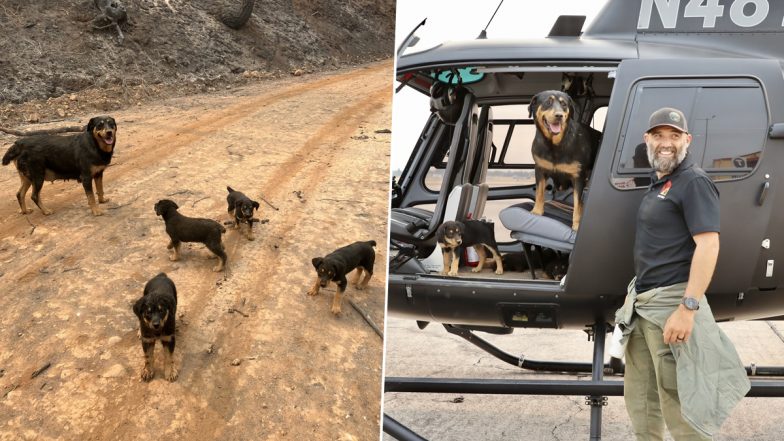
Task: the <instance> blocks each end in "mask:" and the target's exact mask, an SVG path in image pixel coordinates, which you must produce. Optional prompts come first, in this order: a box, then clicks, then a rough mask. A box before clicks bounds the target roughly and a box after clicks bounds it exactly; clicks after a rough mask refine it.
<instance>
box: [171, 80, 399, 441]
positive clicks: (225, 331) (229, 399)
mask: <svg viewBox="0 0 784 441" xmlns="http://www.w3.org/2000/svg"><path fill="white" fill-rule="evenodd" d="M390 93H391V92H390V90H389V87H383V88H382V89H379V90H378V91H376V92H374V93H373V94H372V95H370V96H369V97H368V98H367V99H365V100H362V101H361V102H359V103H357V104H355V105H353V106H351V107H348V108H345V109H344V110H341V111H340V112H339V113H338V114H336V115H335V116H334V117H333V118H331V119H330V120H329V121H327V122H326V123H325V124H323V125H322V126H321V128H320V129H319V130H318V131H317V132H316V133H315V134H314V135H312V136H311V137H310V138H309V139H308V141H307V142H306V143H305V144H304V145H303V146H302V148H301V149H300V150H299V151H297V152H296V153H295V154H293V155H292V157H291V159H290V160H289V161H288V162H287V163H286V164H285V165H283V166H281V167H279V168H278V171H277V172H276V173H275V174H274V175H273V176H272V177H270V178H269V179H268V180H267V182H266V185H265V187H264V188H272V187H273V186H272V183H277V185H276V186H275V187H274V188H275V190H272V191H270V192H269V193H270V194H271V195H273V196H280V195H281V194H286V193H290V192H291V191H293V190H294V189H295V186H292V185H291V184H293V183H294V181H296V182H301V184H300V185H298V186H296V189H297V190H300V191H303V193H304V194H306V195H307V194H310V193H311V192H312V191H313V190H314V189H315V187H316V186H317V185H318V184H319V183H321V182H323V181H324V179H325V175H326V174H328V173H330V171H329V170H328V169H326V168H325V167H324V166H323V162H329V161H331V160H332V159H333V158H334V157H335V155H336V154H337V153H339V152H338V149H339V148H340V146H341V145H343V144H344V143H345V140H347V139H348V138H349V136H350V135H351V134H352V133H354V132H356V131H357V126H358V125H359V123H360V122H361V121H362V120H363V119H365V118H366V117H367V115H368V113H371V112H372V111H373V110H374V109H378V108H379V107H380V106H383V105H385V103H388V102H389V98H390V97H389V96H390ZM324 145H327V146H330V147H329V148H328V150H329V151H328V153H326V154H323V155H320V156H321V158H320V159H321V161H320V162H319V163H313V164H311V165H310V166H309V167H306V168H305V169H304V170H301V171H300V172H299V173H296V174H292V173H291V172H290V170H291V168H292V167H293V166H294V165H295V164H297V163H301V162H302V158H303V157H305V156H308V154H309V153H310V152H312V151H313V150H314V149H315V148H317V147H321V146H324ZM322 148H323V147H322ZM295 178H296V179H295ZM384 202H386V201H384ZM306 215H307V213H306V212H303V211H292V212H291V213H290V214H287V215H286V217H285V218H283V219H282V221H281V222H277V223H276V225H277V226H276V227H275V228H274V229H272V230H271V231H269V232H268V233H267V234H268V235H269V236H274V237H280V236H287V235H289V234H291V233H294V232H295V231H294V230H295V229H296V228H297V226H298V225H299V223H300V220H301V218H302V217H303V216H306ZM379 242H380V241H379ZM379 245H381V246H383V244H381V243H379ZM244 254H245V255H244V256H243V259H244V260H249V261H262V262H263V261H270V260H274V258H275V256H274V255H273V254H272V253H270V252H268V251H267V250H265V249H255V250H253V252H250V253H248V252H245V253H244ZM310 257H312V256H301V258H302V259H303V260H304V261H306V262H308V263H309V260H310ZM379 260H380V262H379V263H378V265H379V266H381V265H383V263H384V260H382V259H379ZM277 270H278V268H276V267H274V266H262V267H261V268H256V269H255V271H254V277H253V278H251V279H249V280H243V281H241V286H240V287H237V288H236V289H235V290H234V291H235V292H237V294H236V295H235V298H234V302H233V303H235V304H236V303H238V301H239V299H240V298H241V297H242V296H243V295H245V293H246V292H247V290H248V288H249V287H252V286H259V285H261V284H263V283H264V282H265V281H267V280H269V279H270V278H272V276H273V274H274V273H275V272H276V271H277ZM235 272H236V271H235ZM294 289H296V290H300V291H302V292H304V291H305V290H306V289H307V287H304V286H296V287H294ZM344 308H348V310H346V309H344V314H345V313H346V312H349V313H350V312H351V311H350V306H348V305H347V302H345V301H344ZM319 313H320V315H323V316H324V320H329V319H331V316H330V315H329V313H328V312H327V311H320V312H319ZM246 333H247V331H246V330H245V329H242V328H239V327H235V326H224V327H222V328H221V329H218V330H217V332H216V333H215V337H214V340H213V341H214V342H215V345H216V346H217V347H224V346H227V345H228V344H229V343H231V345H232V347H233V351H234V352H235V353H238V354H247V353H251V351H250V346H251V345H252V344H253V341H252V340H251V339H249V338H248V336H247V335H246ZM189 362H190V360H183V364H185V363H189ZM221 369H226V366H217V365H215V364H213V365H210V366H208V367H207V368H206V370H207V371H209V372H207V373H205V372H198V373H197V374H195V375H194V378H193V379H192V380H191V381H193V383H194V384H197V385H198V387H197V389H199V390H201V391H204V393H205V394H206V395H207V396H208V397H209V398H208V401H209V402H210V403H219V405H218V406H217V407H219V408H221V409H224V410H225V414H224V415H222V417H223V419H222V420H221V421H220V422H225V421H226V420H228V419H230V418H231V415H232V414H233V413H234V412H235V411H236V409H235V408H234V405H233V402H234V394H232V393H227V391H234V390H236V389H237V388H238V382H239V380H240V378H239V377H238V376H227V375H217V374H216V371H218V370H221ZM216 379H217V380H216ZM215 423H216V422H215V421H208V420H201V421H200V422H198V423H197V425H196V427H195V428H194V432H195V433H206V432H204V431H209V430H213V431H215V432H212V435H213V436H215V437H222V436H224V434H223V433H221V432H222V431H221V430H216V429H215V428H216V427H219V428H222V427H223V425H222V424H220V425H217V426H216V424H215Z"/></svg>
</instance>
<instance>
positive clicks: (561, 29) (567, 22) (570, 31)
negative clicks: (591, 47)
mask: <svg viewBox="0 0 784 441" xmlns="http://www.w3.org/2000/svg"><path fill="white" fill-rule="evenodd" d="M584 24H585V16H584V15H561V16H559V17H558V18H557V19H556V20H555V23H553V27H552V28H551V29H550V33H549V34H547V37H548V38H550V37H579V36H580V35H582V33H583V25H584Z"/></svg>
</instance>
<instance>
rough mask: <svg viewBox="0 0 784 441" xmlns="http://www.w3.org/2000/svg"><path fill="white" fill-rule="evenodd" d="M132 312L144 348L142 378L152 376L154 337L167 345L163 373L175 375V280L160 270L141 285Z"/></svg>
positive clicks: (172, 378) (169, 377)
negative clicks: (136, 318)
mask: <svg viewBox="0 0 784 441" xmlns="http://www.w3.org/2000/svg"><path fill="white" fill-rule="evenodd" d="M133 313H134V314H136V317H139V329H140V334H141V340H142V350H144V369H142V380H144V381H150V380H152V377H153V376H155V372H154V370H153V365H154V364H155V341H156V340H160V341H161V345H162V346H163V347H164V348H165V349H166V351H165V352H164V353H163V354H164V362H163V366H164V377H165V378H166V379H167V380H169V381H174V380H176V379H177V369H176V368H175V367H174V357H173V354H174V320H175V316H176V315H177V288H176V287H175V286H174V282H172V280H171V279H170V278H168V277H167V276H166V273H160V274H158V275H157V276H155V277H153V278H152V279H150V280H149V281H147V284H146V285H144V295H143V296H142V297H141V298H140V299H139V300H137V301H136V303H134V304H133Z"/></svg>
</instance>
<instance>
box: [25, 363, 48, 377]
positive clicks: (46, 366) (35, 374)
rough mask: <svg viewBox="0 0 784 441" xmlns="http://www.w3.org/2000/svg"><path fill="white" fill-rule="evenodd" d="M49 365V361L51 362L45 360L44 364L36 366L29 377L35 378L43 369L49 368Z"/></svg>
mask: <svg viewBox="0 0 784 441" xmlns="http://www.w3.org/2000/svg"><path fill="white" fill-rule="evenodd" d="M51 365H52V363H51V362H46V364H45V365H43V366H41V367H40V368H38V370H36V371H35V372H33V375H31V376H30V378H35V377H37V376H39V375H41V373H42V372H43V371H45V370H47V369H49V366H51Z"/></svg>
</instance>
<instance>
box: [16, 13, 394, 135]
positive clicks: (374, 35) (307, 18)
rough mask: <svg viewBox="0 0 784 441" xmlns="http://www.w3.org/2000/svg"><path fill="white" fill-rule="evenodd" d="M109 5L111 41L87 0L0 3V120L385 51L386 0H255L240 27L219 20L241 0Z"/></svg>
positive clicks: (303, 70)
mask: <svg viewBox="0 0 784 441" xmlns="http://www.w3.org/2000/svg"><path fill="white" fill-rule="evenodd" d="M121 1H122V3H123V4H124V6H125V7H126V9H127V13H128V22H127V23H126V24H125V25H123V26H122V29H123V34H124V36H125V39H124V41H123V44H122V45H120V44H118V38H117V33H116V31H115V30H114V29H113V28H112V27H109V28H106V29H95V28H94V22H93V20H94V19H95V18H96V16H98V14H99V11H98V9H97V8H96V6H95V4H94V2H93V0H61V1H57V2H29V1H27V0H7V1H4V2H2V3H0V26H1V27H2V29H3V32H2V33H0V53H3V54H4V55H5V56H3V57H1V58H0V121H2V122H3V125H14V124H18V123H22V122H38V121H49V120H55V119H64V118H68V117H70V116H72V115H75V114H79V113H83V112H92V111H98V112H108V111H111V110H116V109H119V108H122V107H124V106H127V105H129V104H138V103H140V102H146V101H148V100H150V99H158V98H161V97H167V96H178V95H183V94H187V93H198V92H212V91H215V90H217V89H219V88H223V89H225V88H226V87H233V86H234V85H236V84H238V83H246V82H249V81H256V80H258V79H266V78H275V77H280V76H284V75H291V74H307V73H312V72H318V71H325V70H334V69H336V68H338V67H345V66H347V65H353V64H357V63H363V62H368V61H374V60H378V59H380V58H386V57H389V56H391V54H392V52H393V44H394V43H393V38H394V18H395V16H394V12H395V9H394V8H395V3H394V2H393V1H378V0H352V1H350V2H328V1H326V0H316V1H304V0H265V1H263V2H260V1H257V2H256V6H255V9H254V12H253V15H252V16H251V18H250V20H249V21H248V23H247V24H246V25H245V26H244V27H243V28H241V29H240V30H232V29H230V28H228V27H227V26H226V25H224V24H223V23H222V22H221V20H220V17H221V14H223V13H225V12H226V11H233V10H238V9H239V8H240V6H241V0H220V1H217V2H215V1H208V0H187V1H186V0H121ZM22 103H28V104H26V105H22V106H20V105H19V104H22Z"/></svg>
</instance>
